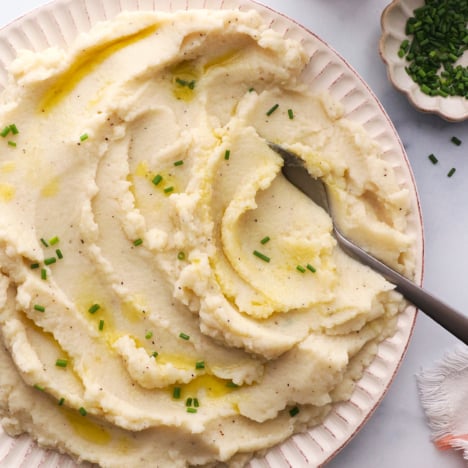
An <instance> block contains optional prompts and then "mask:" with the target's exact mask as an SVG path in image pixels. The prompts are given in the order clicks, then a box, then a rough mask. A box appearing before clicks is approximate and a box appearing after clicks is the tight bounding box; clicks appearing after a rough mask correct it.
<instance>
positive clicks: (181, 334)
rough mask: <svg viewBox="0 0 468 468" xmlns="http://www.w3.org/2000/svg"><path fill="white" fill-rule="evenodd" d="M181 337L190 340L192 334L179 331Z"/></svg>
mask: <svg viewBox="0 0 468 468" xmlns="http://www.w3.org/2000/svg"><path fill="white" fill-rule="evenodd" d="M179 338H182V339H183V340H185V341H188V340H190V336H189V335H187V334H185V333H179Z"/></svg>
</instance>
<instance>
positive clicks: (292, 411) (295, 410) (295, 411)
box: [289, 406, 299, 418]
mask: <svg viewBox="0 0 468 468" xmlns="http://www.w3.org/2000/svg"><path fill="white" fill-rule="evenodd" d="M298 414H299V408H298V407H297V406H295V407H294V408H291V409H290V410H289V415H290V416H291V417H292V418H293V417H294V416H297V415H298Z"/></svg>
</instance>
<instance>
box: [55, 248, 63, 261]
mask: <svg viewBox="0 0 468 468" xmlns="http://www.w3.org/2000/svg"><path fill="white" fill-rule="evenodd" d="M55 253H56V254H57V257H58V259H59V260H62V258H63V253H62V251H61V250H60V249H57V250H56V251H55Z"/></svg>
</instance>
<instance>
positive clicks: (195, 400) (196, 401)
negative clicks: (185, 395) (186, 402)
mask: <svg viewBox="0 0 468 468" xmlns="http://www.w3.org/2000/svg"><path fill="white" fill-rule="evenodd" d="M193 406H195V408H198V407H199V406H200V403H199V402H198V398H194V399H193Z"/></svg>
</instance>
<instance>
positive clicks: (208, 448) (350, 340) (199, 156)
mask: <svg viewBox="0 0 468 468" xmlns="http://www.w3.org/2000/svg"><path fill="white" fill-rule="evenodd" d="M307 61H308V56H307V55H306V54H305V52H304V50H303V49H302V47H301V45H300V44H299V43H296V42H294V41H292V40H285V39H283V38H282V37H280V36H279V35H278V34H277V33H275V32H273V31H272V30H270V29H268V28H267V27H266V25H264V24H263V23H262V19H261V18H260V16H259V15H258V14H257V13H255V12H239V11H188V12H177V13H175V14H164V13H157V14H156V13H150V12H140V13H124V14H121V15H120V16H118V17H117V18H115V19H114V20H112V21H109V22H105V23H101V24H99V25H97V26H96V27H94V28H93V29H92V30H91V32H90V33H88V34H84V35H81V36H80V37H79V38H77V40H76V41H75V42H74V43H73V45H72V46H71V47H70V48H69V49H68V50H62V49H58V48H52V49H49V50H46V51H44V52H41V53H32V52H28V51H24V52H22V53H20V54H19V56H18V58H17V59H16V60H15V61H14V63H13V65H12V66H11V70H10V72H11V80H10V81H11V82H10V84H9V86H8V87H7V90H6V91H5V92H4V94H3V97H2V106H1V109H0V123H1V125H0V126H2V128H5V127H8V126H10V125H12V124H14V125H16V128H17V129H18V133H17V134H16V132H14V127H10V129H9V130H10V131H9V133H8V135H7V136H6V137H5V138H3V139H0V144H1V145H3V149H2V157H1V164H0V266H1V277H0V305H1V309H0V331H1V335H0V339H1V346H0V416H1V417H2V424H3V427H4V428H5V429H6V431H7V432H8V433H10V434H12V435H16V434H20V433H23V432H28V433H30V434H31V435H32V436H33V437H34V439H36V440H37V441H38V442H39V443H40V444H41V445H44V446H47V447H55V448H56V449H57V450H59V451H64V452H67V453H69V454H71V455H72V456H73V457H75V458H76V459H78V460H81V459H86V460H88V461H91V462H94V463H98V464H100V465H101V466H103V467H120V466H131V467H148V466H158V467H183V466H187V465H207V464H210V463H214V462H217V461H226V462H229V463H230V464H231V466H241V465H243V464H244V463H245V462H246V461H248V459H249V458H250V457H251V455H252V453H255V452H258V451H262V450H264V449H266V448H268V447H270V446H272V445H274V444H276V443H278V442H280V441H282V440H284V439H286V438H287V437H289V436H290V435H291V434H293V433H295V432H298V431H302V430H304V429H305V428H307V427H310V426H312V425H315V424H318V423H319V422H320V421H321V419H322V418H323V417H324V416H325V415H326V414H327V412H328V411H329V410H330V407H331V405H332V404H333V402H335V401H339V400H342V399H346V398H347V397H348V396H349V394H350V392H351V390H352V388H353V382H354V381H355V380H357V379H359V377H360V376H361V373H362V369H363V367H364V366H366V365H367V364H368V363H369V362H370V361H371V359H372V356H373V354H374V353H375V349H376V345H377V344H378V343H379V342H380V341H381V340H382V339H384V338H385V337H387V336H389V335H391V334H392V333H393V330H394V325H395V321H396V316H397V314H398V312H399V311H400V310H401V309H402V308H403V307H404V303H403V301H402V299H401V297H400V296H399V295H398V294H397V293H396V292H394V291H393V286H392V285H390V284H388V283H387V282H386V281H385V280H384V279H383V278H381V277H380V276H378V275H377V274H376V273H374V272H372V271H371V270H369V269H368V268H366V267H364V266H362V265H361V264H359V263H357V262H356V261H354V260H353V259H351V258H349V257H348V256H347V255H345V254H344V253H343V252H342V251H341V250H340V249H339V248H338V247H337V245H336V242H335V240H334V238H333V237H332V235H331V220H330V218H329V216H328V215H327V214H326V213H325V212H324V211H323V210H322V209H321V208H319V207H318V206H316V205H315V204H314V203H313V202H311V201H310V200H309V199H307V198H306V196H305V195H303V194H302V193H301V192H299V191H298V190H297V189H295V188H294V187H292V186H291V185H290V184H289V183H288V182H287V181H286V180H285V179H284V177H283V176H282V175H281V171H280V170H281V164H282V161H281V159H280V157H279V156H277V155H276V154H275V153H274V152H273V151H271V150H270V149H269V147H268V145H267V144H266V140H271V141H275V142H279V143H281V144H283V145H285V146H286V147H289V148H290V149H292V150H294V151H296V152H297V153H298V154H300V155H301V156H302V157H303V158H304V160H305V161H306V162H307V165H308V168H309V170H310V172H311V173H312V174H313V175H315V176H318V177H322V178H323V179H324V180H325V181H326V182H327V183H328V184H329V187H330V190H331V192H332V194H333V200H334V206H335V207H336V208H335V209H336V210H337V214H338V217H339V220H340V224H341V226H342V229H343V230H344V231H345V232H346V233H348V235H350V236H351V237H353V238H354V239H355V240H357V241H358V242H359V243H360V244H361V245H363V247H365V248H368V249H370V250H371V251H372V252H374V253H375V254H376V255H377V256H379V257H380V258H382V259H383V260H385V261H386V262H388V263H389V264H391V265H392V266H394V267H396V268H398V269H399V270H400V271H402V272H404V273H405V274H411V273H412V270H413V263H412V259H411V258H410V256H409V255H408V253H407V252H408V251H409V247H410V246H411V243H412V242H413V239H412V238H411V237H410V236H408V235H407V234H405V232H406V231H407V225H406V223H407V217H408V210H409V197H408V193H407V191H406V190H405V189H403V188H401V187H400V186H399V184H398V181H397V177H396V175H395V173H394V171H393V168H392V167H391V165H390V164H389V163H387V162H385V161H384V159H383V158H382V155H381V150H380V148H379V147H378V146H377V145H376V144H375V142H373V141H372V140H371V139H370V138H369V137H368V136H367V134H366V133H365V132H364V130H363V129H362V128H361V127H360V126H358V125H356V124H353V123H352V122H349V121H347V120H346V119H344V118H343V117H342V114H343V113H342V110H341V108H340V105H339V104H338V103H336V102H334V101H333V100H332V99H331V98H330V97H329V96H326V95H319V96H316V95H313V94H311V93H310V92H309V91H308V89H307V86H306V84H304V83H303V82H302V80H301V72H302V70H303V68H304V67H305V65H306V64H307ZM276 105H278V106H277V108H276V110H274V112H272V113H271V114H270V115H267V114H269V112H268V111H269V110H270V109H272V108H273V106H276ZM288 110H291V111H292V114H291V112H289V113H288ZM290 114H291V115H290ZM291 117H293V118H291ZM8 141H13V142H15V144H16V146H11V144H10V145H9V144H8V143H7V142H8ZM266 237H269V238H270V239H269V241H268V242H266V241H265V238H266ZM41 239H42V240H43V241H45V243H44V242H43V241H42V240H41ZM262 240H264V242H263V243H262ZM45 244H47V246H46V245H45ZM254 251H258V252H260V253H261V254H262V255H264V256H266V257H264V258H263V259H262V258H259V257H258V256H256V255H254V254H253V252H254ZM51 258H53V259H55V260H54V263H50V262H51V260H49V259H51ZM267 259H268V260H269V261H267ZM49 263H50V264H49ZM308 265H309V266H310V267H309V268H307V266H308ZM298 266H300V267H301V268H302V269H304V270H305V271H304V272H301V271H299V270H298V269H297V267H298ZM301 268H300V269H301ZM311 270H315V272H313V271H311ZM44 275H45V276H44ZM93 306H94V307H93ZM156 353H157V354H156ZM179 392H180V396H179V395H178V393H179ZM187 408H189V409H187Z"/></svg>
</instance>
